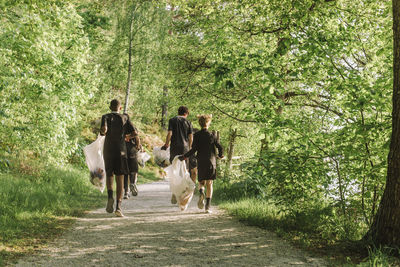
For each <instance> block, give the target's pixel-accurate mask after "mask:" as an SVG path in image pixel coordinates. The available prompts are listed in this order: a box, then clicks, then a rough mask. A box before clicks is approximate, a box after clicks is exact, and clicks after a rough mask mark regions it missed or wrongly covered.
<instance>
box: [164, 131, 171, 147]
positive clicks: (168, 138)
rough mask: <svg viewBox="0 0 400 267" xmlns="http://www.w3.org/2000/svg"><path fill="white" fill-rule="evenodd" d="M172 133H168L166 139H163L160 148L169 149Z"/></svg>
mask: <svg viewBox="0 0 400 267" xmlns="http://www.w3.org/2000/svg"><path fill="white" fill-rule="evenodd" d="M171 136H172V131H168V133H167V137H166V138H165V144H164V145H163V146H162V147H163V148H164V149H167V148H168V147H169V143H170V142H171Z"/></svg>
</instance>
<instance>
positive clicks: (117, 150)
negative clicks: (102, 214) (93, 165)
mask: <svg viewBox="0 0 400 267" xmlns="http://www.w3.org/2000/svg"><path fill="white" fill-rule="evenodd" d="M110 109H111V113H108V114H105V115H103V116H102V118H101V127H100V134H101V135H105V136H106V138H105V141H104V152H103V158H104V164H105V168H106V185H107V194H108V201H107V207H106V211H107V212H108V213H112V212H113V211H114V199H113V184H114V175H115V180H116V183H117V194H116V198H117V199H116V207H115V215H117V216H118V217H123V216H124V215H123V214H122V209H121V202H122V189H123V184H124V175H125V174H127V173H128V162H127V150H126V144H125V137H126V136H127V135H128V136H132V137H134V136H137V131H136V129H135V127H134V126H133V125H132V123H131V121H130V120H129V116H128V115H127V114H120V113H119V111H120V110H121V103H120V102H119V101H118V100H117V99H113V100H112V101H111V103H110Z"/></svg>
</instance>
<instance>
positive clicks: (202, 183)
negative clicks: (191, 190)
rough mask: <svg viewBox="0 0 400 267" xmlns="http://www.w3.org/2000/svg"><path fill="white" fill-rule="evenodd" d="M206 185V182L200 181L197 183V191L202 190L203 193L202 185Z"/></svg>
mask: <svg viewBox="0 0 400 267" xmlns="http://www.w3.org/2000/svg"><path fill="white" fill-rule="evenodd" d="M205 184H206V181H204V180H203V181H200V182H199V190H202V189H203V191H204V185H205Z"/></svg>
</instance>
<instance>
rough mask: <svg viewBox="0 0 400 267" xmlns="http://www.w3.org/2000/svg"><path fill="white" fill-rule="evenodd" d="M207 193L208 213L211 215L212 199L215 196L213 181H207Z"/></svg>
mask: <svg viewBox="0 0 400 267" xmlns="http://www.w3.org/2000/svg"><path fill="white" fill-rule="evenodd" d="M206 185H207V193H206V212H207V213H211V210H210V206H211V197H212V194H213V180H207V181H206Z"/></svg>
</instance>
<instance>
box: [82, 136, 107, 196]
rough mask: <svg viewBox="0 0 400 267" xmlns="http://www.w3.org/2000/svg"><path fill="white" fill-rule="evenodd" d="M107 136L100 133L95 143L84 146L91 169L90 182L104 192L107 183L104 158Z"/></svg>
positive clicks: (87, 162)
mask: <svg viewBox="0 0 400 267" xmlns="http://www.w3.org/2000/svg"><path fill="white" fill-rule="evenodd" d="M104 140H105V136H101V135H99V136H98V137H97V139H96V141H94V142H93V143H91V144H89V145H87V146H85V147H84V148H83V153H84V154H85V158H86V164H87V166H88V167H89V171H90V182H91V183H92V184H93V185H94V186H96V187H97V188H98V189H99V190H100V191H101V192H102V193H103V191H104V187H105V184H106V171H105V167H104V159H103V147H104Z"/></svg>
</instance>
